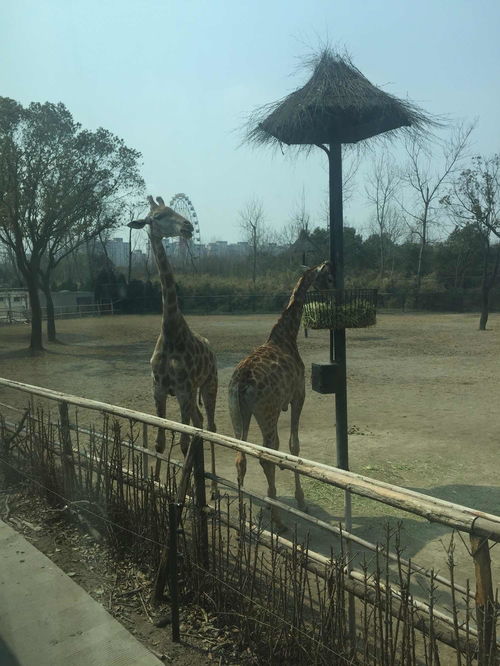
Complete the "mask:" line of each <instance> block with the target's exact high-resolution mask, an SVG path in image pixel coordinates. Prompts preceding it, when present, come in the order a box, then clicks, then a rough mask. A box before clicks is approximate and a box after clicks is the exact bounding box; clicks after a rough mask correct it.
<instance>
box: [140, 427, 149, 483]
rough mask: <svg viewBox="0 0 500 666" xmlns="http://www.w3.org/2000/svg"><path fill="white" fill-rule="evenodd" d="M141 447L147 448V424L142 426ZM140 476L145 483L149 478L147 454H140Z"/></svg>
mask: <svg viewBox="0 0 500 666" xmlns="http://www.w3.org/2000/svg"><path fill="white" fill-rule="evenodd" d="M142 446H143V447H144V448H145V449H147V448H149V447H148V424H147V423H143V424H142ZM142 476H143V477H144V479H145V480H146V481H147V479H148V478H149V456H148V454H147V453H143V454H142Z"/></svg>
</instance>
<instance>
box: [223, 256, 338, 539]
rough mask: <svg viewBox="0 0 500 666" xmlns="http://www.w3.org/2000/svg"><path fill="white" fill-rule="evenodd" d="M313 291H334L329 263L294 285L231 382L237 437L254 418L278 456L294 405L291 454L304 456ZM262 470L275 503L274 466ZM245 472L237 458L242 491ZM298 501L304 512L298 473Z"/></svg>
mask: <svg viewBox="0 0 500 666" xmlns="http://www.w3.org/2000/svg"><path fill="white" fill-rule="evenodd" d="M313 286H314V287H315V288H316V289H331V288H332V287H333V276H332V272H331V264H330V262H324V263H322V264H320V265H319V266H316V267H315V268H310V269H308V270H306V272H305V273H304V274H303V275H302V277H301V278H300V279H299V281H298V282H297V284H296V285H295V288H294V290H293V292H292V295H291V297H290V301H289V302H288V305H287V306H286V308H285V309H284V310H283V312H282V314H281V316H280V318H279V319H278V321H277V323H276V324H275V325H274V327H273V329H272V331H271V334H270V335H269V338H268V339H267V342H265V343H264V344H263V345H261V346H260V347H257V349H254V351H253V352H252V353H251V354H250V355H249V356H247V358H245V359H244V360H243V361H241V362H240V363H239V364H238V365H237V366H236V369H235V371H234V373H233V376H232V377H231V381H230V382H229V412H230V415H231V421H232V423H233V429H234V435H235V437H237V438H238V439H242V440H245V441H246V439H247V436H248V428H249V425H250V419H251V418H252V415H253V416H255V420H256V421H257V423H258V425H259V428H260V430H261V432H262V438H263V445H264V446H267V447H269V448H271V449H276V450H277V449H278V448H279V438H278V419H279V416H280V413H281V412H282V411H286V410H287V409H288V405H291V429H290V451H291V453H292V454H293V455H296V456H298V455H299V451H300V445H299V419H300V413H301V411H302V405H303V404H304V397H305V378H304V363H303V362H302V359H301V358H300V354H299V350H298V348H297V334H298V332H299V328H300V321H301V318H302V310H303V307H304V302H305V296H306V292H307V290H308V289H309V288H310V287H313ZM260 464H261V465H262V468H263V469H264V473H265V475H266V478H267V484H268V489H267V494H268V497H271V498H273V499H275V498H276V486H275V483H274V477H275V465H274V464H273V463H270V462H266V461H263V460H262V461H261V462H260ZM246 466H247V464H246V457H245V454H244V453H238V454H237V456H236V469H237V473H238V482H239V483H240V484H241V485H243V480H244V478H245V473H246ZM295 498H296V500H297V503H298V505H299V508H301V509H305V508H306V507H305V502H304V493H303V491H302V488H301V485H300V475H299V474H298V473H295ZM271 513H272V516H273V519H274V520H275V522H276V524H277V525H278V526H279V527H283V525H282V522H281V519H280V518H279V515H278V512H277V511H276V510H275V509H274V508H273V509H272V512H271Z"/></svg>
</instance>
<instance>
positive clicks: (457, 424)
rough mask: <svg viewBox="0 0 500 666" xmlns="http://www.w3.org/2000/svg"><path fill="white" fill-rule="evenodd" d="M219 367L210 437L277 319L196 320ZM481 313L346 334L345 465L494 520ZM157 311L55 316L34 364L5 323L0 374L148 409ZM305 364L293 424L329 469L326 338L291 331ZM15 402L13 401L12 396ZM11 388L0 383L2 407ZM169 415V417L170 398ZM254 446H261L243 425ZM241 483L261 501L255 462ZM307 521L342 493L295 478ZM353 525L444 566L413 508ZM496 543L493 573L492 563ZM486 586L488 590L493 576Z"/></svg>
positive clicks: (383, 319)
mask: <svg viewBox="0 0 500 666" xmlns="http://www.w3.org/2000/svg"><path fill="white" fill-rule="evenodd" d="M188 321H189V324H190V325H191V327H192V328H193V329H194V330H197V331H198V332H199V333H201V334H203V335H205V336H206V337H208V339H209V340H210V342H211V344H212V347H213V348H214V350H215V352H216V354H217V357H218V363H219V383H220V388H219V398H218V405H217V413H216V421H217V427H218V431H219V432H221V433H224V434H230V435H232V434H233V433H232V429H231V424H230V421H229V414H228V409H227V385H228V382H229V378H230V376H231V373H232V369H233V368H234V366H235V364H236V363H237V362H238V361H239V360H241V359H242V358H243V357H244V356H245V355H246V354H247V353H248V352H249V351H250V350H251V349H253V348H254V347H255V346H257V345H258V344H261V343H262V342H263V341H265V339H266V337H267V335H268V333H269V331H270V329H271V327H272V325H273V323H274V322H275V321H276V316H275V315H256V316H251V315H248V316H207V317H203V316H196V317H195V316H193V317H188ZM477 324H478V317H477V316H476V315H450V314H447V315H439V314H438V315H436V314H406V315H403V314H395V315H391V314H382V315H379V317H378V322H377V325H376V326H375V327H372V328H368V329H359V330H352V331H349V332H348V336H347V353H348V401H349V403H348V404H349V427H350V433H351V434H350V438H349V447H350V466H351V469H352V471H354V472H358V473H360V474H366V475H368V476H372V477H375V478H379V479H381V480H384V481H388V482H391V483H395V484H398V485H402V486H406V487H409V488H412V489H416V490H419V491H423V492H426V493H429V494H431V495H435V496H438V497H441V498H443V499H447V500H449V501H452V502H456V503H460V504H465V505H468V506H472V507H475V508H479V509H482V510H485V511H488V512H491V513H497V514H498V513H500V484H499V467H500V466H499V463H500V400H499V399H500V388H499V377H500V315H492V316H491V317H490V321H489V327H488V328H489V330H488V331H486V332H479V331H478V330H477ZM159 326H160V317H159V316H138V315H137V316H114V317H111V316H108V317H101V318H86V319H73V320H66V321H59V322H58V335H59V338H60V341H61V343H59V344H51V345H48V349H47V352H46V353H45V354H44V355H42V356H39V357H35V358H32V357H31V356H30V355H29V354H28V353H27V351H26V346H27V343H28V338H29V330H28V327H27V326H24V327H23V326H21V325H15V326H4V327H2V328H0V364H1V365H0V376H3V377H8V378H11V379H16V380H18V381H24V382H28V383H31V384H38V385H40V386H46V387H49V388H52V389H56V390H59V391H64V392H68V393H72V394H76V395H81V396H84V397H87V398H93V399H96V400H102V401H104V402H109V403H114V404H117V405H122V406H125V407H130V408H133V409H138V410H142V411H145V412H150V413H154V406H153V401H152V392H151V378H150V370H149V358H150V355H151V352H152V349H153V347H154V343H155V340H156V335H157V332H158V330H159ZM299 348H300V351H301V354H302V357H303V359H304V362H305V365H306V383H307V395H306V401H305V405H304V409H303V412H302V419H301V454H302V455H303V456H304V457H307V458H311V459H314V460H317V461H320V462H325V463H329V464H335V460H336V456H335V428H334V422H335V416H334V406H333V398H332V396H323V395H319V394H316V393H313V392H312V390H311V388H310V367H311V362H313V361H316V362H320V361H326V360H327V359H328V332H326V331H311V332H310V334H309V338H307V339H305V338H304V337H303V334H302V332H301V333H300V335H299ZM20 399H21V398H20V396H17V400H18V401H19V400H20ZM12 400H13V393H12V392H11V391H7V390H4V389H1V388H0V401H2V402H9V401H11V402H12ZM167 413H168V417H169V418H172V419H174V420H177V419H178V414H179V412H178V408H177V403H176V401H175V399H173V398H171V399H169V402H168V403H167ZM279 426H280V427H279V430H280V439H281V449H282V450H287V448H288V436H289V412H288V413H283V414H282V416H281V418H280V423H279ZM250 439H251V441H254V442H256V443H259V444H260V442H261V440H260V433H259V432H258V430H257V428H256V427H255V425H252V428H251V431H250ZM217 471H218V473H219V474H220V475H221V476H225V477H227V478H229V479H232V480H235V478H236V477H235V469H234V455H233V454H232V453H231V452H228V451H223V452H221V453H219V454H218V464H217ZM276 481H277V490H278V495H279V498H280V499H282V500H284V501H287V502H290V503H293V501H294V500H293V488H294V485H293V476H292V474H291V473H290V472H287V471H277V473H276ZM246 482H247V483H248V486H249V487H250V488H252V489H254V490H256V491H259V492H263V493H265V489H266V487H265V483H264V475H263V472H262V470H261V468H260V465H259V464H258V463H257V462H256V461H254V460H249V471H248V474H247V479H246ZM304 490H305V495H306V501H308V504H309V509H310V512H311V514H312V515H314V516H316V517H318V518H322V519H324V520H329V521H335V520H337V519H338V518H339V517H340V515H341V512H340V507H341V497H340V494H339V492H338V491H335V490H332V489H327V488H325V487H321V486H319V485H317V484H315V483H312V482H310V481H307V480H306V481H305V482H304ZM353 510H354V531H355V533H356V534H358V535H359V536H363V537H367V538H370V539H372V540H378V541H381V540H382V541H383V540H384V525H385V524H386V523H387V520H388V519H390V520H391V521H393V522H397V521H401V525H402V530H403V542H404V544H405V546H406V550H405V556H406V557H412V558H414V559H415V561H417V562H419V563H425V564H427V565H430V566H435V567H437V568H438V569H440V570H441V571H443V572H444V570H445V552H444V548H443V542H444V543H446V542H447V539H446V535H447V531H446V530H445V529H444V528H442V527H440V526H436V525H430V524H428V523H426V522H425V521H423V520H419V519H416V518H414V517H411V516H409V515H408V514H406V515H404V514H399V513H398V512H396V511H394V510H392V509H390V508H388V507H384V506H383V505H380V504H377V503H375V502H371V501H368V500H364V499H358V498H354V501H353ZM330 543H331V537H328V536H327V535H325V534H324V533H320V532H318V531H314V534H313V544H314V546H315V548H317V549H318V550H321V551H323V552H329V547H330ZM497 550H500V547H498V546H497V547H495V548H494V549H493V551H492V558H493V561H494V562H495V577H496V581H498V580H499V577H498V574H500V556H497V552H496V551H497ZM457 552H458V558H459V569H458V571H459V575H460V578H462V579H464V578H465V577H468V576H470V577H472V576H473V567H472V563H471V560H470V558H469V557H468V556H467V555H466V553H465V550H464V545H463V544H462V543H461V542H460V539H458V546H457ZM496 581H495V582H496Z"/></svg>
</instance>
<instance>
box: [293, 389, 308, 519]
mask: <svg viewBox="0 0 500 666" xmlns="http://www.w3.org/2000/svg"><path fill="white" fill-rule="evenodd" d="M304 398H305V395H304V393H303V392H302V391H301V392H300V393H299V394H298V395H297V396H295V397H294V398H293V400H292V402H291V403H290V404H291V426H290V453H291V454H292V455H294V456H298V455H299V454H300V442H299V420H300V414H301V412H302V406H303V404H304ZM295 499H296V500H297V504H298V506H299V509H300V510H301V511H307V506H306V503H305V500H304V491H303V490H302V486H301V484H300V474H299V473H298V472H295Z"/></svg>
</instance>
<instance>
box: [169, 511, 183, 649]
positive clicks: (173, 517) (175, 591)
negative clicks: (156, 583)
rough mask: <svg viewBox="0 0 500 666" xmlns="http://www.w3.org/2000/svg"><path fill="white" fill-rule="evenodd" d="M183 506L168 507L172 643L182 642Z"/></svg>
mask: <svg viewBox="0 0 500 666" xmlns="http://www.w3.org/2000/svg"><path fill="white" fill-rule="evenodd" d="M181 508H182V507H181V505H180V504H175V503H171V504H169V505H168V527H169V534H168V542H169V551H170V558H169V574H170V576H169V578H170V580H169V587H170V612H171V616H172V641H173V642H174V643H178V642H179V641H180V626H179V585H178V583H179V579H178V575H177V527H178V524H179V515H180V511H181Z"/></svg>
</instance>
